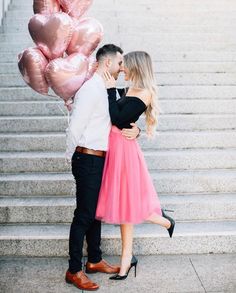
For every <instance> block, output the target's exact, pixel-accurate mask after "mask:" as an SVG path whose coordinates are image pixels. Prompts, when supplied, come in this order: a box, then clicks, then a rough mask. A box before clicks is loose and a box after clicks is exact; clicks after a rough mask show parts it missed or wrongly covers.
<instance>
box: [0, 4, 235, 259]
mask: <svg viewBox="0 0 236 293" xmlns="http://www.w3.org/2000/svg"><path fill="white" fill-rule="evenodd" d="M31 2H32V1H29V0H27V1H25V0H13V1H12V4H11V5H10V7H9V11H8V12H7V14H6V17H5V19H4V22H3V27H2V28H1V30H0V32H1V33H0V42H1V46H0V116H1V117H0V149H1V152H0V172H1V174H0V235H1V236H0V255H2V256H3V255H4V256H12V255H14V256H40V257H41V256H60V257H61V256H67V254H68V232H69V224H70V222H71V220H72V216H73V210H74V205H75V196H74V195H75V186H74V181H73V178H72V175H71V170H70V166H69V165H68V163H67V162H66V161H65V159H64V152H65V129H66V127H67V117H66V116H65V115H66V111H65V109H64V106H63V102H62V101H61V100H60V99H58V98H56V97H47V96H42V95H40V94H37V93H35V92H33V91H32V90H31V89H30V88H29V87H27V86H26V85H25V83H24V82H23V80H22V79H21V77H20V74H19V72H18V68H17V64H16V62H17V54H18V53H19V52H20V51H21V50H23V49H24V48H26V47H28V46H32V45H33V43H32V40H31V38H30V35H29V33H28V31H27V23H28V21H29V18H30V17H31V16H32V3H31ZM118 2H119V3H118ZM235 12H236V4H235V1H233V0H228V1H227V5H225V4H224V3H223V2H222V1H220V0H214V1H212V0H204V1H203V0H201V1H198V2H196V1H193V0H176V1H174V3H173V1H170V0H168V1H166V0H155V1H154V0H149V1H144V0H138V1H135V5H134V3H133V1H130V2H129V1H128V2H127V1H124V0H121V1H114V0H103V5H100V6H99V4H98V1H94V4H93V6H92V8H91V10H90V11H89V15H90V16H94V17H96V18H97V19H99V20H100V21H101V22H102V24H103V25H104V29H105V38H104V41H103V42H104V43H106V42H114V43H116V44H118V45H121V46H122V47H123V48H124V49H125V51H131V50H136V49H142V50H147V51H148V52H150V53H151V55H152V57H153V60H154V68H155V74H156V78H157V83H158V89H159V100H160V107H161V115H160V124H159V127H158V131H157V133H156V135H155V137H154V139H153V140H148V139H147V137H146V135H145V133H144V131H143V132H142V135H141V138H140V139H139V143H140V145H141V147H142V149H143V151H144V156H145V158H146V161H147V164H148V167H149V170H150V173H151V176H152V178H153V181H154V184H155V187H156V190H157V192H158V194H159V197H160V200H161V203H162V206H163V208H166V209H173V210H175V213H174V217H175V219H176V220H177V225H176V232H175V234H174V238H173V239H171V240H170V239H169V238H168V234H167V232H166V231H165V229H162V228H160V227H157V226H154V225H151V224H147V223H144V224H142V225H138V226H137V227H136V232H135V241H134V251H135V253H136V254H144V255H147V254H189V253H195V254H199V253H235V252H236V132H235V128H236V74H235V72H236V66H235V65H236V52H235V49H236V46H235V27H236V23H235ZM108 15H109V16H108ZM111 23H112V25H111ZM131 23H132V25H130V24H131ZM62 112H64V114H63V113H62ZM140 127H141V128H142V129H143V128H144V121H143V118H142V119H141V121H140ZM102 247H103V251H104V252H105V254H108V255H117V254H119V253H120V239H119V228H118V226H114V225H103V239H102Z"/></svg>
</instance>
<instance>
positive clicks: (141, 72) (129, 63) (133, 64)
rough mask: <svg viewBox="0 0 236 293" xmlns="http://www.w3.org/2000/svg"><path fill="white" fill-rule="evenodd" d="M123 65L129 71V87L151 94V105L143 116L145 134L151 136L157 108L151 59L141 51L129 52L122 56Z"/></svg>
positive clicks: (155, 123)
mask: <svg viewBox="0 0 236 293" xmlns="http://www.w3.org/2000/svg"><path fill="white" fill-rule="evenodd" d="M124 65H125V66H126V67H127V68H128V70H129V79H130V82H131V86H132V87H134V88H138V89H146V90H148V91H149V92H150V94H151V103H150V104H149V106H148V107H147V109H146V111H145V116H146V131H147V134H148V136H152V135H153V133H154V132H155V129H156V126H157V116H158V113H159V106H158V100H157V86H156V81H155V76H154V72H153V68H152V60H151V57H150V56H149V54H148V53H146V52H143V51H134V52H130V53H128V54H126V55H124Z"/></svg>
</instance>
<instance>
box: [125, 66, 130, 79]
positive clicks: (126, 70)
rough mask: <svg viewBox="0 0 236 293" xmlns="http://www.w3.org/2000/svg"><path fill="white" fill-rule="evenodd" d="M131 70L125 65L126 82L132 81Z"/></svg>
mask: <svg viewBox="0 0 236 293" xmlns="http://www.w3.org/2000/svg"><path fill="white" fill-rule="evenodd" d="M129 73H130V72H129V69H128V68H127V67H126V66H125V65H124V74H125V77H124V78H125V81H128V80H130V74H129Z"/></svg>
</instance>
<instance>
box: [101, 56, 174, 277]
mask: <svg viewBox="0 0 236 293" xmlns="http://www.w3.org/2000/svg"><path fill="white" fill-rule="evenodd" d="M124 73H125V80H126V81H129V82H130V87H129V90H128V92H127V93H126V95H125V96H124V97H123V98H121V99H119V100H117V99H116V88H115V86H116V82H115V79H114V78H113V77H112V76H111V75H110V74H109V73H108V72H106V73H104V80H105V84H106V87H107V91H108V99H109V112H110V116H111V122H112V125H113V126H112V129H111V132H110V136H109V147H108V152H107V154H106V161H105V166H104V172H103V179H102V185H101V189H100V195H99V200H98V205H97V211H96V218H97V219H99V220H102V221H104V222H107V223H112V224H120V230H121V239H122V256H121V267H120V272H119V273H118V274H116V275H114V276H112V277H111V278H110V279H112V280H124V279H126V278H127V276H128V273H129V271H130V269H131V268H132V267H135V275H136V266H137V262H138V261H137V259H136V258H135V257H134V256H133V257H132V243H133V225H134V224H139V223H142V222H143V221H150V222H152V223H156V224H159V225H161V226H163V227H165V228H166V229H168V232H169V235H170V237H172V234H173V231H174V226H175V222H174V220H173V219H171V218H170V217H169V216H167V215H166V214H165V213H164V212H163V211H162V210H161V207H160V202H159V199H158V197H157V194H156V191H155V188H154V186H153V183H152V180H151V177H150V175H149V173H148V169H147V166H146V162H145V160H144V156H143V154H142V152H141V149H140V147H139V145H138V143H137V141H136V140H128V139H126V138H124V136H122V132H121V129H122V128H130V127H131V125H130V123H134V122H136V121H137V120H138V119H139V117H140V115H141V114H143V113H145V116H146V129H147V134H148V135H149V136H152V134H153V132H154V131H155V127H156V124H157V113H158V111H157V110H158V107H157V101H156V100H157V94H156V93H157V92H156V82H155V78H154V73H153V69H152V62H151V58H150V56H149V55H148V54H147V53H146V52H140V51H136V52H131V53H128V54H127V55H125V56H124Z"/></svg>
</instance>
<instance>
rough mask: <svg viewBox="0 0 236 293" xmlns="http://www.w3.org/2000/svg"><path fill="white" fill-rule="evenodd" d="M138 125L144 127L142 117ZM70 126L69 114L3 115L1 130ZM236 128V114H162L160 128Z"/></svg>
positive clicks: (64, 128) (36, 129)
mask: <svg viewBox="0 0 236 293" xmlns="http://www.w3.org/2000/svg"><path fill="white" fill-rule="evenodd" d="M138 125H139V126H140V127H141V128H142V129H144V128H145V121H144V117H142V118H141V119H140V120H139V121H138ZM67 127H68V121H67V116H66V114H65V116H32V117H30V116H28V117H24V116H1V117H0V129H1V130H0V131H1V133H5V132H9V131H10V132H60V131H65V130H66V128H67ZM235 128H236V115H235V114H192V115H185V114H183V115H182V114H162V115H160V117H159V125H158V130H160V131H166V130H168V131H170V130H191V131H194V130H223V129H225V130H229V129H235Z"/></svg>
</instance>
